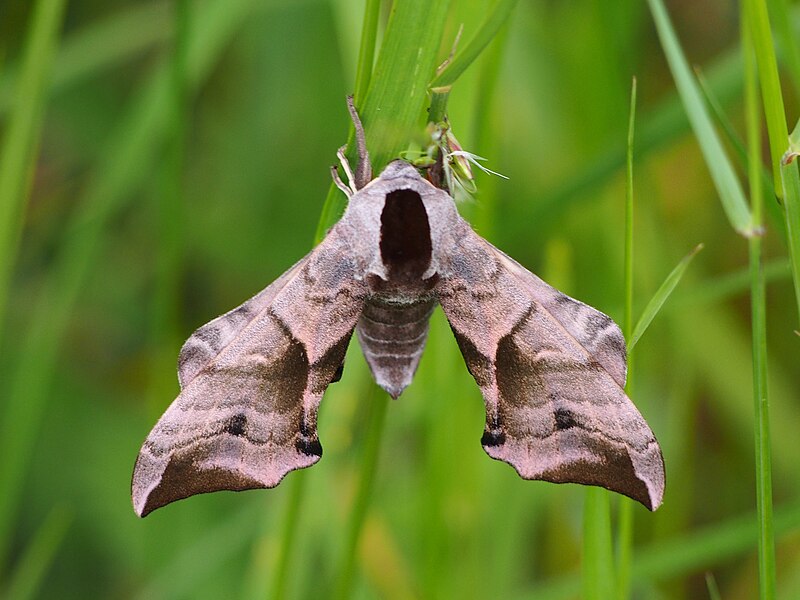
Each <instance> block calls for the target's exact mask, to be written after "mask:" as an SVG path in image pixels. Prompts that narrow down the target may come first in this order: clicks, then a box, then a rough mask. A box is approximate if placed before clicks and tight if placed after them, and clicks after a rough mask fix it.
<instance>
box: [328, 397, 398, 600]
mask: <svg viewBox="0 0 800 600" xmlns="http://www.w3.org/2000/svg"><path fill="white" fill-rule="evenodd" d="M372 389H373V390H374V391H373V393H372V394H371V398H369V409H370V415H369V420H368V423H367V437H366V439H365V441H364V452H363V455H362V456H361V471H360V473H359V475H360V476H359V481H358V489H357V490H356V496H355V499H354V501H353V507H352V509H351V511H350V517H349V520H348V523H347V530H346V533H345V544H344V551H343V554H342V559H341V563H340V566H339V572H338V576H337V581H336V587H335V592H334V594H333V597H334V598H336V599H338V600H347V599H348V598H350V597H351V596H352V589H353V583H354V571H355V565H356V557H357V553H358V542H359V539H360V537H361V530H362V529H363V526H364V519H365V518H366V516H367V509H368V507H369V501H370V498H371V496H372V484H373V481H374V480H375V470H376V467H377V465H378V458H379V456H380V448H381V441H382V440H383V429H384V423H385V421H386V411H387V408H388V406H389V398H388V397H387V396H386V394H385V393H383V392H382V391H381V390H380V389H379V388H378V387H376V386H373V388H372Z"/></svg>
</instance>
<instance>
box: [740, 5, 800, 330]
mask: <svg viewBox="0 0 800 600" xmlns="http://www.w3.org/2000/svg"><path fill="white" fill-rule="evenodd" d="M744 7H745V10H744V17H745V19H746V20H747V23H748V26H749V28H750V29H749V31H750V35H751V36H752V41H753V47H754V49H755V55H756V62H757V64H758V79H759V82H760V83H761V99H762V102H763V105H764V115H765V117H766V120H767V133H768V134H769V147H770V155H771V160H772V168H773V173H774V176H775V185H776V186H778V184H779V183H780V187H777V188H776V190H775V193H776V194H777V195H778V196H782V197H783V205H784V210H785V211H786V227H787V231H788V234H789V255H790V256H791V259H792V273H793V277H794V290H795V297H796V300H797V309H798V316H800V176H798V171H797V166H796V165H795V164H793V163H789V164H785V165H784V164H783V160H782V159H783V156H784V152H785V151H786V145H787V143H788V141H789V130H788V127H787V126H786V112H785V109H784V104H783V95H782V93H781V82H780V79H779V77H778V64H777V60H776V58H775V49H774V45H773V39H772V32H771V30H770V24H769V15H768V14H767V6H766V4H765V3H764V2H758V1H756V0H746V1H745V3H744ZM787 191H788V195H787V194H786V192H787Z"/></svg>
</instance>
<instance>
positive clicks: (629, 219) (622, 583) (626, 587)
mask: <svg viewBox="0 0 800 600" xmlns="http://www.w3.org/2000/svg"><path fill="white" fill-rule="evenodd" d="M635 123H636V78H635V77H634V78H633V81H632V83H631V100H630V111H629V117H628V151H627V160H626V164H625V263H624V273H625V275H624V281H625V284H624V286H625V312H624V318H623V321H622V327H623V331H624V334H625V338H626V339H630V337H631V334H632V333H633V199H634V194H633V140H634V130H635ZM633 371H634V369H633V354H632V353H630V352H628V378H627V381H626V382H625V392H626V393H627V394H628V396H631V388H632V387H633V383H632V381H633ZM632 552H633V504H632V503H631V502H628V501H627V499H623V500H621V501H620V503H619V513H618V523H617V598H619V599H620V600H624V599H625V598H628V597H629V596H630V576H631V560H632Z"/></svg>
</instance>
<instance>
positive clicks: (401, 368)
mask: <svg viewBox="0 0 800 600" xmlns="http://www.w3.org/2000/svg"><path fill="white" fill-rule="evenodd" d="M435 307H436V301H435V300H433V299H428V298H420V299H414V300H411V301H399V300H396V299H391V298H389V299H387V298H382V297H380V296H378V297H373V298H371V299H370V300H368V301H367V302H366V303H365V304H364V312H363V313H362V314H361V319H360V320H359V321H358V325H357V326H356V332H357V333H358V341H359V342H360V344H361V350H362V351H363V352H364V357H365V358H366V359H367V364H368V365H369V368H370V370H371V371H372V376H373V377H374V378H375V381H376V382H377V384H378V385H379V386H381V387H382V388H383V389H385V390H386V391H387V392H389V395H390V396H392V397H393V398H397V397H398V396H399V395H400V394H401V393H402V391H403V390H404V389H405V388H406V387H408V385H409V384H410V383H411V380H412V378H413V377H414V372H415V371H416V370H417V365H419V359H420V357H421V356H422V350H423V349H424V348H425V339H426V338H427V336H428V322H429V320H430V318H431V313H433V309H434V308H435Z"/></svg>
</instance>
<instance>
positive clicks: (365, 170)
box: [347, 96, 372, 190]
mask: <svg viewBox="0 0 800 600" xmlns="http://www.w3.org/2000/svg"><path fill="white" fill-rule="evenodd" d="M347 110H349V111H350V118H351V119H352V120H353V126H354V127H355V129H356V148H357V149H358V164H357V165H356V178H355V179H356V189H358V190H360V189H361V188H363V187H364V186H365V185H367V184H368V183H369V182H370V181H371V180H372V165H371V164H370V162H369V152H367V139H366V136H365V135H364V126H363V125H362V124H361V119H360V118H359V116H358V111H357V110H356V106H355V104H354V103H353V97H352V96H348V97H347Z"/></svg>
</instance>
